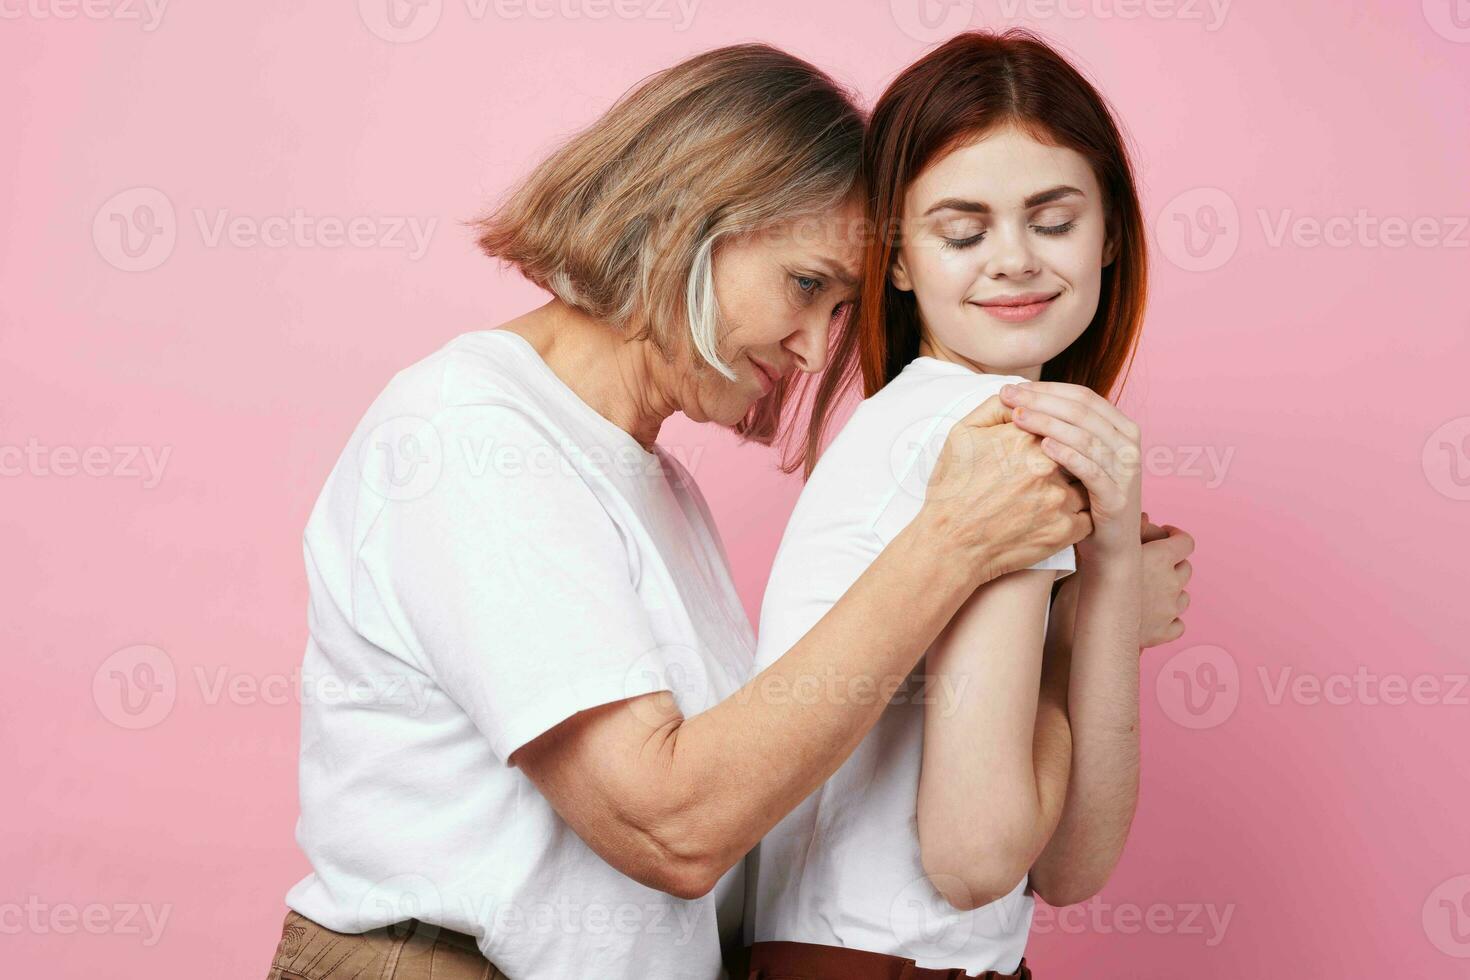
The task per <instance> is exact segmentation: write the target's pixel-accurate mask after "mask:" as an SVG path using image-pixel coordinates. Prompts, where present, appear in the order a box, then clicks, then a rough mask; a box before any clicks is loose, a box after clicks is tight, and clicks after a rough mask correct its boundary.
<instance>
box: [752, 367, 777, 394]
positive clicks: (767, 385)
mask: <svg viewBox="0 0 1470 980" xmlns="http://www.w3.org/2000/svg"><path fill="white" fill-rule="evenodd" d="M750 363H752V364H754V365H755V376H756V378H757V379H758V380H759V381H760V383H761V397H762V398H764V397H766V396H767V395H769V394H770V393H771V390H772V389H773V388H775V387H776V379H777V378H779V377H780V375H779V374H777V373H776V369H775V368H773V367H771V366H770V365H769V364H766V363H765V362H763V361H758V360H756V359H755V358H753V357H752V358H751V359H750Z"/></svg>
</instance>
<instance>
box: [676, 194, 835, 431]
mask: <svg viewBox="0 0 1470 980" xmlns="http://www.w3.org/2000/svg"><path fill="white" fill-rule="evenodd" d="M862 217H863V212H862V208H861V206H860V205H859V204H858V203H857V202H856V201H855V200H853V201H849V202H848V203H846V204H845V205H844V206H842V207H841V208H837V209H834V210H833V211H831V212H829V213H826V214H822V215H820V216H816V217H811V218H803V219H799V220H796V221H791V222H787V223H785V224H782V225H778V226H774V227H772V228H770V229H768V230H766V231H762V232H759V233H756V234H752V235H746V236H743V237H741V238H738V239H733V240H727V241H725V242H723V243H721V245H720V247H719V248H718V249H717V250H716V252H715V257H714V281H715V298H716V300H717V302H718V303H719V308H720V314H721V319H722V322H723V324H724V332H723V333H722V335H721V337H720V342H719V351H720V354H721V356H722V357H723V358H724V361H725V363H726V364H728V365H730V367H731V368H732V369H734V371H735V379H734V380H733V381H732V380H730V379H728V378H725V377H723V376H722V375H721V374H720V373H719V372H718V371H715V370H713V369H712V368H709V367H708V365H703V364H701V365H700V366H701V367H703V370H698V369H696V370H687V371H685V378H684V379H682V381H681V383H680V386H679V391H680V392H681V399H680V401H681V404H680V408H681V409H682V410H683V411H684V414H685V415H688V416H689V417H690V418H692V419H694V420H695V421H697V422H705V421H709V422H717V423H720V424H722V425H734V424H735V423H737V422H739V421H740V420H741V419H743V418H744V417H745V415H746V413H747V412H748V411H749V410H750V408H751V406H752V405H754V404H755V403H756V401H757V400H759V399H761V398H764V397H765V396H766V395H767V394H769V393H770V392H771V390H772V388H773V387H774V385H775V382H776V381H777V380H778V379H780V378H782V377H785V376H787V375H789V374H791V373H792V372H793V371H803V372H806V373H808V374H812V373H816V372H818V371H820V370H822V368H823V367H824V366H825V364H826V362H827V332H828V329H829V328H830V327H831V325H832V324H833V322H834V321H836V320H838V319H839V318H840V317H841V316H842V315H843V314H844V313H845V311H846V310H847V308H848V306H849V305H850V304H851V302H852V300H853V298H854V296H855V295H856V292H857V276H858V269H859V262H860V260H861V258H862V240H861V235H860V229H861V225H862ZM694 356H695V357H696V358H697V357H698V355H697V354H696V355H694Z"/></svg>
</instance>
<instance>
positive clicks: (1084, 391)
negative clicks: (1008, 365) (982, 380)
mask: <svg viewBox="0 0 1470 980" xmlns="http://www.w3.org/2000/svg"><path fill="white" fill-rule="evenodd" d="M1016 387H1017V388H1018V390H1019V391H1022V392H1029V391H1034V392H1038V393H1041V394H1045V395H1051V396H1055V397H1058V398H1063V399H1066V400H1068V401H1071V402H1075V403H1077V404H1079V405H1082V406H1085V407H1086V408H1088V409H1090V410H1091V411H1093V412H1096V413H1097V414H1098V415H1100V416H1102V417H1103V418H1105V419H1107V420H1108V422H1109V423H1110V424H1111V425H1112V426H1113V427H1114V428H1115V429H1117V430H1118V431H1119V432H1121V433H1123V434H1124V435H1125V436H1129V437H1130V438H1133V439H1137V438H1138V426H1137V424H1136V423H1135V422H1134V421H1133V420H1132V419H1130V418H1129V417H1128V416H1127V415H1125V414H1123V410H1122V409H1120V408H1118V406H1116V405H1114V404H1113V403H1112V402H1110V401H1108V400H1107V399H1106V398H1104V397H1103V396H1102V395H1099V394H1098V393H1097V392H1095V391H1093V390H1092V389H1091V388H1087V387H1084V386H1083V385H1074V384H1067V383H1066V382H1064V381H1027V382H1025V383H1023V384H1021V385H1018V386H1016ZM1006 402H1007V404H1010V405H1020V404H1030V403H1029V402H1024V401H1020V400H1016V401H1013V400H1011V399H1006Z"/></svg>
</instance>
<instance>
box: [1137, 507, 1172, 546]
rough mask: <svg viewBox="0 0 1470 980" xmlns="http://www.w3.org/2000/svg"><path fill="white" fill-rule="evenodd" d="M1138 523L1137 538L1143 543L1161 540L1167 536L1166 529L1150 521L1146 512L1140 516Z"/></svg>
mask: <svg viewBox="0 0 1470 980" xmlns="http://www.w3.org/2000/svg"><path fill="white" fill-rule="evenodd" d="M1139 525H1140V530H1139V538H1140V539H1141V540H1142V541H1143V543H1144V544H1148V543H1149V542H1150V541H1162V540H1164V539H1165V538H1167V537H1168V536H1169V534H1168V532H1167V531H1165V530H1164V529H1163V528H1161V527H1159V526H1158V525H1157V524H1155V523H1153V522H1152V521H1150V520H1149V519H1148V515H1147V514H1144V515H1143V516H1142V517H1141V518H1140V520H1139Z"/></svg>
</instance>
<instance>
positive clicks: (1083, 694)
mask: <svg viewBox="0 0 1470 980" xmlns="http://www.w3.org/2000/svg"><path fill="white" fill-rule="evenodd" d="M1140 575H1141V571H1140V563H1139V561H1138V560H1137V557H1136V556H1133V555H1130V556H1127V557H1124V558H1120V559H1117V560H1113V561H1109V562H1108V563H1106V565H1105V566H1103V567H1098V568H1091V569H1084V570H1083V574H1081V575H1079V579H1080V582H1079V590H1078V595H1077V613H1076V626H1075V628H1074V631H1073V642H1072V650H1071V676H1070V681H1069V685H1068V696H1067V708H1068V715H1069V720H1070V723H1071V733H1072V768H1071V774H1070V777H1069V780H1068V786H1067V799H1066V803H1065V805H1064V806H1063V809H1062V817H1061V820H1060V822H1059V823H1058V824H1057V829H1056V832H1055V833H1054V834H1053V835H1052V839H1051V841H1050V842H1049V843H1048V844H1047V846H1046V848H1045V849H1044V850H1043V851H1042V853H1041V856H1040V857H1039V858H1038V859H1037V861H1036V864H1035V865H1034V866H1033V868H1032V871H1031V880H1032V885H1033V887H1034V888H1035V890H1036V892H1037V894H1039V895H1040V896H1041V897H1042V898H1044V899H1046V901H1047V902H1049V903H1050V904H1052V905H1070V904H1073V903H1075V902H1080V901H1083V900H1085V899H1087V898H1089V897H1090V896H1092V895H1094V894H1096V893H1097V891H1098V890H1099V889H1101V888H1102V886H1103V885H1104V884H1105V883H1106V882H1107V879H1108V876H1109V875H1111V874H1112V871H1113V868H1114V867H1115V866H1116V865H1117V862H1118V859H1119V858H1120V857H1121V856H1122V852H1123V845H1124V843H1125V841H1126V840H1127V838H1128V829H1129V827H1130V826H1131V824H1132V822H1133V814H1134V810H1135V808H1136V807H1137V803H1138V756H1139V746H1138V622H1139V610H1138V603H1139V579H1140Z"/></svg>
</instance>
